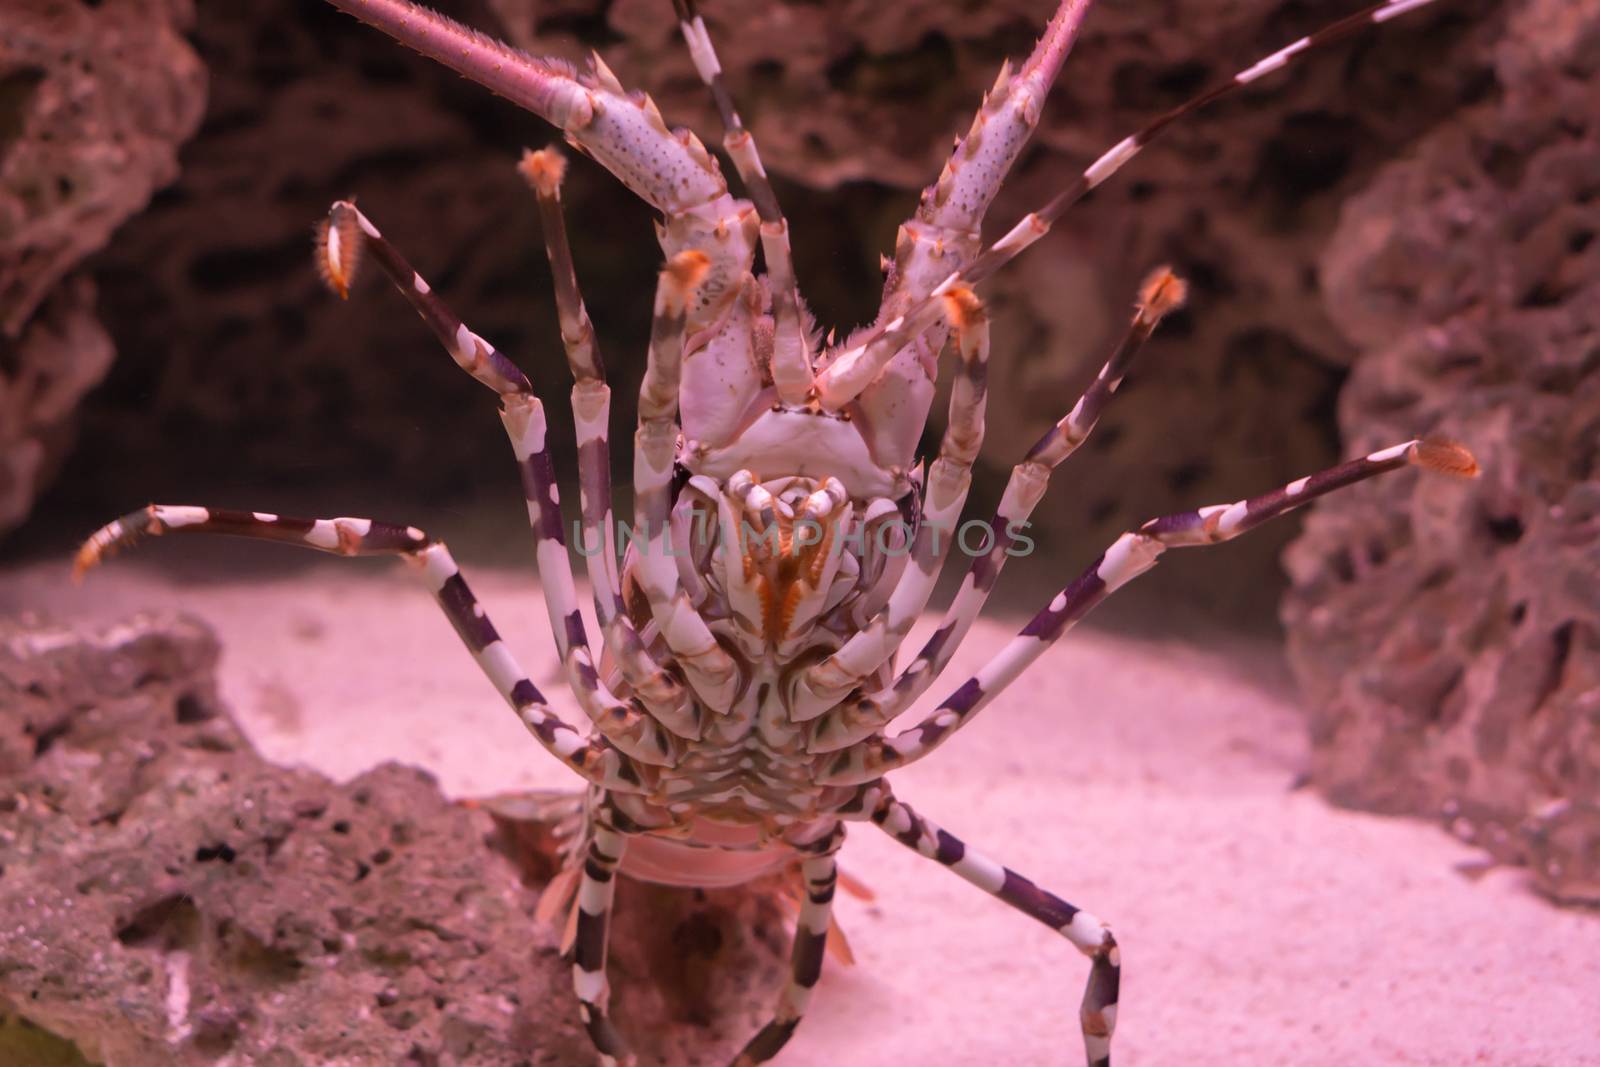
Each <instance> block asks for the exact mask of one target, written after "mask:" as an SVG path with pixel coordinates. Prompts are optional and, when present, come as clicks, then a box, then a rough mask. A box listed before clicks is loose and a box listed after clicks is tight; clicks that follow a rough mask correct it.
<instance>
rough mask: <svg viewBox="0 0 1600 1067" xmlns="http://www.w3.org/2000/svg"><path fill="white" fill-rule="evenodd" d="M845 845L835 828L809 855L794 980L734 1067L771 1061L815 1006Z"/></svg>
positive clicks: (792, 960) (792, 956) (803, 871)
mask: <svg viewBox="0 0 1600 1067" xmlns="http://www.w3.org/2000/svg"><path fill="white" fill-rule="evenodd" d="M842 844H844V826H843V825H842V824H841V825H838V826H835V827H834V829H833V831H832V832H831V833H829V834H828V836H827V837H825V838H823V839H822V840H821V841H819V842H817V844H815V845H813V846H809V847H808V848H807V849H806V850H805V851H806V852H807V855H806V858H805V859H803V860H802V861H801V863H800V873H801V875H802V877H803V878H804V881H805V888H806V896H805V900H804V901H802V902H801V904H800V917H799V919H798V920H797V921H796V923H795V928H794V948H793V949H792V950H791V952H790V957H789V981H788V982H787V983H786V984H785V985H784V987H783V992H781V993H780V994H779V995H778V1007H777V1011H776V1012H775V1013H774V1014H773V1017H772V1020H771V1021H770V1022H768V1023H767V1024H766V1025H765V1026H763V1027H762V1028H761V1029H760V1030H759V1031H757V1032H756V1035H755V1036H754V1037H752V1038H751V1039H750V1040H749V1041H748V1042H747V1043H746V1044H745V1046H744V1048H743V1049H742V1050H741V1051H740V1052H739V1055H737V1056H736V1057H734V1060H733V1067H755V1065H756V1064H759V1063H766V1062H767V1061H768V1060H771V1059H772V1058H773V1057H774V1056H776V1055H777V1054H778V1052H779V1051H780V1050H781V1049H782V1048H783V1046H784V1045H786V1044H788V1042H789V1038H791V1037H793V1036H794V1032H795V1028H796V1027H798V1026H799V1025H800V1020H801V1018H802V1017H804V1015H805V1013H806V1008H807V1007H809V1006H810V1004H811V991H812V990H813V989H814V988H816V984H817V980H818V979H819V978H821V977H822V961H823V958H824V957H825V956H826V955H827V952H828V927H829V925H831V923H832V921H833V894H834V890H835V889H837V888H838V883H839V867H838V864H837V863H836V862H835V859H834V857H835V856H836V855H837V853H838V851H839V846H840V845H842Z"/></svg>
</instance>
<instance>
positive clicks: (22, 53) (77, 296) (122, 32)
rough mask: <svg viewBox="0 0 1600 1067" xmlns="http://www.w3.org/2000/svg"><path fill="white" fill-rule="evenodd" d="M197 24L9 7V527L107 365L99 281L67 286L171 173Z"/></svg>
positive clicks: (101, 11)
mask: <svg viewBox="0 0 1600 1067" xmlns="http://www.w3.org/2000/svg"><path fill="white" fill-rule="evenodd" d="M192 18H193V11H192V9H191V5H190V3H189V0H109V2H106V3H98V4H86V3H79V2H76V0H72V2H65V3H63V2H59V0H56V2H52V0H8V2H7V3H6V5H5V11H4V13H3V14H0V531H4V530H7V529H9V528H11V527H12V526H15V525H16V524H17V523H19V522H21V521H22V519H23V518H25V517H26V516H27V513H28V510H29V509H30V507H31V506H32V504H33V500H34V498H35V497H36V496H37V495H38V493H39V492H40V491H41V490H42V489H43V487H44V485H45V484H46V483H47V482H48V480H49V478H50V476H51V475H52V474H53V473H54V471H55V469H56V467H57V466H58V465H59V462H60V460H61V458H62V456H63V455H64V454H65V453H66V451H67V448H68V446H69V445H70V443H71V440H72V437H73V429H74V418H73V416H74V415H75V412H76V409H77V406H78V403H79V402H80V401H81V400H82V398H83V396H84V394H85V393H87V392H88V390H89V389H90V388H91V387H93V386H94V385H95V384H97V383H98V382H99V380H100V379H101V378H102V377H103V376H104V375H105V373H106V369H107V367H108V365H109V363H110V357H111V347H110V341H109V339H108V338H107V337H106V335H105V333H104V331H103V330H101V329H100V327H99V325H98V323H97V322H96V321H95V315H94V308H93V305H94V290H93V287H92V286H90V285H89V284H88V283H87V281H83V282H80V283H77V284H75V285H71V286H63V285H62V284H61V283H62V280H63V279H64V278H66V277H67V275H68V274H69V272H71V271H72V270H73V269H74V268H75V267H77V266H78V264H79V263H80V262H81V261H82V260H83V259H84V257H86V256H88V255H89V254H90V253H92V252H94V251H96V250H97V249H99V248H101V247H103V246H104V245H105V244H106V242H107V241H108V240H109V239H110V236H111V233H112V231H113V230H115V229H116V228H117V226H119V225H120V224H121V223H122V222H123V221H124V220H125V219H127V218H128V217H129V216H130V215H132V214H134V213H135V212H137V211H138V210H139V209H141V208H142V207H144V205H145V204H146V203H147V202H148V201H149V200H150V197H151V194H152V193H153V192H154V191H155V190H156V189H158V188H160V187H161V186H162V185H165V184H166V183H167V182H170V181H171V180H172V179H173V177H175V176H176V174H177V170H178V159H177V152H178V146H179V145H181V144H182V143H183V142H184V141H185V140H187V139H188V138H189V137H190V136H191V135H192V134H193V133H194V131H195V129H196V127H197V126H198V125H199V122H200V113H201V110H202V108H203V105H204V101H205V71H204V70H203V69H202V67H201V66H200V62H199V59H198V58H197V57H196V56H195V54H194V51H193V50H192V49H191V48H190V47H189V45H188V43H187V42H186V41H185V40H184V39H183V36H182V31H183V30H184V29H185V28H186V27H187V25H188V24H189V22H190V21H191V19H192ZM52 293H54V294H55V295H54V296H53V297H52V296H51V294H52ZM46 301H50V303H49V304H46Z"/></svg>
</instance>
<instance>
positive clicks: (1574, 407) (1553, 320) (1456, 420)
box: [1282, 0, 1600, 903]
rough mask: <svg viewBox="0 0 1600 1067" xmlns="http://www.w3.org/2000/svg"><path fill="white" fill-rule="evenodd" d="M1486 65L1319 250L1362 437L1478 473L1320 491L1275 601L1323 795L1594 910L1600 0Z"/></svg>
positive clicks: (1599, 882)
mask: <svg viewBox="0 0 1600 1067" xmlns="http://www.w3.org/2000/svg"><path fill="white" fill-rule="evenodd" d="M1493 55H1494V60H1495V67H1494V70H1495V78H1496V88H1495V92H1494V93H1492V94H1489V97H1488V99H1486V100H1485V101H1484V102H1482V103H1480V104H1478V105H1476V106H1474V107H1473V108H1471V109H1470V110H1469V111H1467V112H1465V113H1464V115H1463V116H1462V121H1460V122H1459V123H1456V124H1454V125H1452V126H1451V127H1450V128H1448V129H1444V130H1441V131H1439V132H1437V133H1435V134H1434V135H1431V136H1430V137H1428V138H1427V139H1425V140H1424V141H1423V142H1422V143H1421V144H1419V145H1418V148H1417V151H1416V152H1415V153H1414V154H1413V155H1411V156H1410V157H1409V158H1406V159H1404V160H1401V161H1398V162H1395V163H1393V164H1390V165H1389V166H1387V167H1385V168H1384V169H1383V170H1382V171H1381V172H1380V174H1379V175H1378V177H1377V178H1376V180H1375V181H1374V182H1373V184H1372V185H1371V187H1370V188H1369V189H1368V190H1366V191H1365V192H1363V193H1362V194H1361V195H1360V196H1358V197H1355V198H1354V199H1352V200H1351V201H1350V202H1349V203H1348V205H1347V206H1346V209H1345V211H1344V214H1343V216H1342V218H1341V220H1340V225H1339V228H1338V230H1337V231H1336V233H1335V236H1334V239H1333V242H1332V243H1331V245H1330V247H1329V249H1328V252H1327V255H1326V257H1325V259H1324V261H1323V274H1324V278H1325V279H1326V283H1327V284H1326V292H1327V300H1328V310H1329V314H1330V317H1331V318H1332V319H1333V320H1334V321H1335V322H1337V323H1338V324H1339V325H1340V327H1341V329H1343V330H1344V331H1345V332H1346V334H1347V335H1348V337H1349V338H1350V340H1351V342H1352V343H1353V344H1356V345H1358V346H1360V347H1361V348H1362V349H1363V355H1362V356H1361V358H1360V360H1359V361H1358V362H1357V363H1356V366H1355V370H1354V373H1353V374H1352V376H1351V379H1350V383H1349V385H1348V387H1347V388H1346V390H1345V392H1344V393H1343V395H1342V396H1341V398H1340V405H1339V417H1340V426H1341V429H1342V430H1343V433H1344V435H1345V437H1346V439H1347V440H1348V442H1349V444H1350V447H1351V450H1352V451H1353V452H1361V451H1365V450H1368V449H1370V448H1375V447H1378V446H1380V445H1381V444H1382V443H1385V442H1388V441H1392V440H1399V439H1404V438H1406V437H1409V436H1411V435H1413V434H1416V433H1430V432H1432V433H1441V434H1444V435H1447V436H1451V437H1455V438H1458V439H1460V440H1462V441H1463V442H1465V443H1466V444H1467V445H1469V446H1470V447H1471V448H1472V449H1473V450H1474V451H1475V452H1476V453H1477V455H1478V458H1479V460H1480V462H1481V464H1482V467H1483V471H1484V473H1483V475H1482V477H1481V478H1480V479H1479V480H1478V481H1477V482H1476V483H1473V484H1472V485H1471V486H1470V487H1469V488H1462V487H1461V486H1460V485H1459V484H1447V483H1444V482H1442V481H1440V480H1438V479H1432V478H1419V477H1417V476H1416V475H1408V476H1404V477H1396V478H1385V479H1380V480H1378V481H1376V482H1373V483H1368V484H1366V485H1362V486H1360V487H1358V488H1357V489H1356V490H1354V491H1352V492H1349V493H1341V494H1339V495H1338V496H1336V497H1332V498H1330V499H1329V500H1327V501H1325V502H1323V503H1321V504H1319V506H1318V507H1317V509H1316V511H1315V513H1314V514H1313V515H1312V517H1311V518H1310V520H1309V521H1308V522H1307V524H1306V532H1305V535H1304V537H1303V538H1301V539H1300V540H1299V541H1298V542H1296V543H1295V544H1294V546H1293V547H1292V549H1291V550H1290V551H1289V552H1288V554H1287V556H1286V560H1287V563H1288V567H1289V571H1290V574H1291V576H1292V579H1293V586H1294V587H1293V590H1292V592H1291V593H1290V594H1289V596H1288V597H1287V599H1286V600H1285V602H1284V605H1283V612H1282V613H1283V619H1284V622H1285V625H1286V626H1287V628H1288V633H1289V650H1290V656H1291V659H1292V662H1293V665H1294V668H1295V672H1296V674H1297V675H1298V677H1299V679H1300V681H1301V683H1302V685H1303V686H1304V687H1305V690H1306V692H1307V694H1308V696H1309V698H1310V702H1311V706H1312V709H1313V710H1312V713H1311V714H1312V720H1311V732H1312V741H1313V755H1312V768H1311V775H1312V780H1313V781H1314V782H1315V784H1316V785H1317V786H1318V787H1319V788H1321V789H1323V790H1325V791H1326V792H1327V793H1328V794H1329V795H1330V796H1331V797H1332V798H1333V799H1334V800H1335V801H1337V802H1339V803H1342V804H1347V805H1351V806H1356V807H1363V808H1372V809H1376V810H1380V811H1391V812H1408V813H1417V814H1423V815H1427V816H1432V817H1439V818H1443V819H1445V820H1446V821H1447V822H1448V824H1449V825H1450V827H1451V829H1452V830H1453V831H1454V832H1456V833H1457V834H1459V835H1461V836H1462V837H1463V838H1465V839H1467V840H1469V841H1473V842H1476V843H1478V844H1480V845H1482V846H1483V847H1484V848H1486V849H1487V850H1488V851H1489V853H1490V854H1491V856H1492V857H1493V858H1495V859H1497V860H1499V861H1503V862H1510V863H1528V864H1529V865H1530V869H1531V871H1532V874H1533V877H1534V879H1535V881H1536V883H1537V885H1538V886H1539V887H1540V888H1541V889H1542V890H1543V891H1544V892H1546V893H1548V894H1549V895H1551V896H1552V897H1555V898H1557V899H1560V900H1566V901H1574V902H1578V901H1582V902H1589V903H1594V902H1600V244H1596V242H1595V240H1594V238H1595V235H1596V233H1597V232H1600V120H1597V116H1600V3H1596V2H1595V0H1582V2H1565V0H1526V2H1523V3H1518V4H1516V5H1513V6H1511V7H1510V9H1509V11H1508V17H1507V19H1506V22H1505V34H1504V37H1503V39H1502V40H1500V41H1499V42H1497V43H1496V45H1495V47H1494V52H1493ZM1486 265H1487V267H1488V269H1485V268H1486Z"/></svg>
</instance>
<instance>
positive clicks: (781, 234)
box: [672, 0, 812, 404]
mask: <svg viewBox="0 0 1600 1067" xmlns="http://www.w3.org/2000/svg"><path fill="white" fill-rule="evenodd" d="M672 6H673V8H674V9H675V10H676V11H677V13H678V28H679V29H680V30H681V31H682V32H683V39H684V42H685V43H687V44H688V46H689V55H690V58H692V59H693V60H694V66H695V70H697V71H698V72H699V74H700V79H701V80H702V81H704V82H705V83H706V87H707V88H708V89H710V90H711V99H712V100H713V101H714V102H715V103H716V105H717V112H718V114H720V115H721V116H722V128H723V130H724V133H723V138H722V147H723V148H724V149H726V150H727V153H728V156H729V157H730V158H731V159H732V160H733V165H734V167H735V168H736V169H737V170H738V171H739V177H740V179H741V180H742V181H743V182H744V187H745V190H746V191H747V192H749V194H750V199H751V201H752V202H753V203H754V204H755V208H756V214H757V216H758V217H759V218H760V219H761V252H762V254H763V255H764V256H765V257H766V261H767V283H768V287H769V289H770V291H771V293H772V317H773V324H774V333H773V345H772V383H773V385H775V386H776V387H777V390H778V398H779V399H780V400H782V401H783V402H784V403H786V404H802V403H804V402H805V400H806V397H807V395H808V394H809V393H810V392H811V384H812V378H811V350H810V349H811V342H810V339H809V338H808V337H807V336H806V331H805V324H804V322H802V320H801V314H800V293H799V290H798V288H797V286H796V284H795V275H794V257H793V255H792V253H791V252H790V248H789V223H788V220H786V219H785V218H784V217H783V210H782V209H781V208H780V207H779V206H778V196H777V194H776V193H775V192H773V189H772V181H771V179H770V178H768V177H767V171H766V168H765V167H763V166H762V165H761V154H760V153H759V152H758V151H757V150H756V142H755V138H754V137H752V136H751V135H750V131H749V130H748V129H746V128H745V125H744V120H743V119H742V118H740V116H739V110H738V108H736V107H735V106H734V103H733V96H732V95H731V94H730V93H729V92H728V87H727V85H726V83H725V82H724V81H723V77H722V64H721V63H720V62H719V61H718V59H717V52H716V49H715V47H713V45H712V43H711V34H710V33H709V32H708V31H707V30H706V21H705V19H703V18H702V17H701V16H700V12H699V11H698V10H696V6H695V0H673V4H672Z"/></svg>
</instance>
